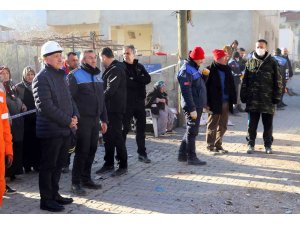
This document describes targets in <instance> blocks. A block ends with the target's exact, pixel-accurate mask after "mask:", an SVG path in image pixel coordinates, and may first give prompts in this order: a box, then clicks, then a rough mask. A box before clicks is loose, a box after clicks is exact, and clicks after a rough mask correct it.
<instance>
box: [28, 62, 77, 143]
mask: <svg viewBox="0 0 300 225" xmlns="http://www.w3.org/2000/svg"><path fill="white" fill-rule="evenodd" d="M32 90H33V97H34V101H35V106H36V108H37V121H36V134H37V137H38V138H57V137H66V136H69V135H70V134H71V129H70V128H69V125H70V123H71V121H72V117H73V116H77V117H78V118H79V113H78V109H77V106H76V104H75V102H74V101H73V99H72V96H71V94H70V91H69V88H68V85H67V82H66V79H65V72H64V70H61V69H59V70H57V69H54V68H53V67H52V66H50V65H46V66H45V68H44V69H42V70H41V71H40V72H39V73H38V74H37V75H36V76H35V78H34V80H33V84H32Z"/></svg>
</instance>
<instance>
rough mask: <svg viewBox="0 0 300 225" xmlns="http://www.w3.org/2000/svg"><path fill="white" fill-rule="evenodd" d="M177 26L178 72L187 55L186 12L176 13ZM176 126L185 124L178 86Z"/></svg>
mask: <svg viewBox="0 0 300 225" xmlns="http://www.w3.org/2000/svg"><path fill="white" fill-rule="evenodd" d="M177 26H178V69H177V71H179V69H180V67H181V65H182V64H183V60H184V59H186V58H187V54H188V38H187V10H179V11H178V12H177ZM177 99H178V102H177V103H178V112H179V115H178V120H179V121H178V125H179V126H180V127H181V126H182V125H183V124H184V123H185V117H184V115H183V112H182V109H181V106H180V99H181V94H180V88H179V85H178V98H177Z"/></svg>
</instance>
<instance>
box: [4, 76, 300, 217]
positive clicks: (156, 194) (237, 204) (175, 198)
mask: <svg viewBox="0 0 300 225" xmlns="http://www.w3.org/2000/svg"><path fill="white" fill-rule="evenodd" d="M291 85H292V86H293V87H294V90H295V91H297V92H298V93H300V76H299V75H298V76H296V77H295V78H294V79H293V81H292V84H291ZM285 102H286V103H287V104H288V107H286V109H285V110H283V111H278V112H277V113H276V116H275V118H274V138H275V141H274V143H273V150H274V153H275V154H273V155H266V154H264V152H263V145H262V132H261V131H262V126H261V124H260V126H259V132H258V139H257V145H256V149H257V152H256V154H253V155H248V154H246V153H245V152H246V147H247V146H246V142H245V135H246V132H245V131H246V125H247V114H246V113H243V114H241V115H240V116H232V117H231V118H230V119H231V120H232V121H233V122H234V123H235V126H232V127H229V130H228V131H227V133H226V134H225V138H224V147H225V148H226V149H228V150H229V151H230V153H229V154H228V155H212V154H210V153H208V152H207V151H206V150H205V142H204V133H205V127H201V133H200V135H199V136H198V139H197V153H198V155H199V157H200V158H201V159H203V160H205V161H207V162H208V165H207V166H203V167H195V166H187V165H186V164H185V163H179V162H177V150H178V146H179V144H180V138H181V137H182V134H183V132H184V129H183V128H178V129H176V134H173V135H171V136H166V137H162V138H153V137H152V136H151V135H149V136H147V149H148V152H149V157H150V158H151V159H152V161H153V162H152V163H151V164H143V163H141V162H139V161H138V160H137V153H136V146H135V143H134V137H133V136H132V135H130V136H129V138H128V141H127V147H128V153H129V156H130V157H129V173H128V174H127V175H124V176H122V177H119V178H112V177H102V178H100V177H99V176H96V175H95V173H94V172H95V171H96V170H97V169H98V168H99V167H100V166H102V164H103V153H104V150H103V148H102V147H100V148H99V150H98V152H97V156H96V162H95V164H94V165H93V174H94V177H95V178H96V179H97V181H98V182H100V183H102V184H103V189H101V190H98V191H90V192H89V194H88V195H87V196H86V197H80V198H79V197H74V196H72V194H71V193H70V185H71V182H70V180H71V177H70V174H63V175H62V177H61V182H60V185H61V194H63V195H67V196H72V197H74V204H72V205H68V206H66V210H65V211H64V213H145V214H151V213H195V214H198V213H283V214H284V213H300V157H299V156H300V96H293V97H289V96H286V97H285ZM20 178H21V180H19V181H14V182H10V183H9V184H10V186H12V187H14V188H16V189H17V190H18V193H17V194H14V195H11V196H6V197H5V199H4V206H3V208H2V209H1V210H0V213H21V214H22V213H26V214H27V213H48V212H47V211H41V210H40V209H39V192H38V176H37V174H36V173H32V174H26V175H22V176H20ZM99 178H100V179H99Z"/></svg>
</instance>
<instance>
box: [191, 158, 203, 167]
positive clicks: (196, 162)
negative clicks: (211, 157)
mask: <svg viewBox="0 0 300 225" xmlns="http://www.w3.org/2000/svg"><path fill="white" fill-rule="evenodd" d="M187 164H188V165H194V166H203V165H206V162H205V161H201V160H200V159H198V158H197V157H194V158H192V159H188V160H187Z"/></svg>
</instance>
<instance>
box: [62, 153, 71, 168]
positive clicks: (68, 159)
mask: <svg viewBox="0 0 300 225" xmlns="http://www.w3.org/2000/svg"><path fill="white" fill-rule="evenodd" d="M71 156H72V154H71V153H68V156H67V160H66V163H65V165H64V168H66V167H69V166H70V164H71Z"/></svg>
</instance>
